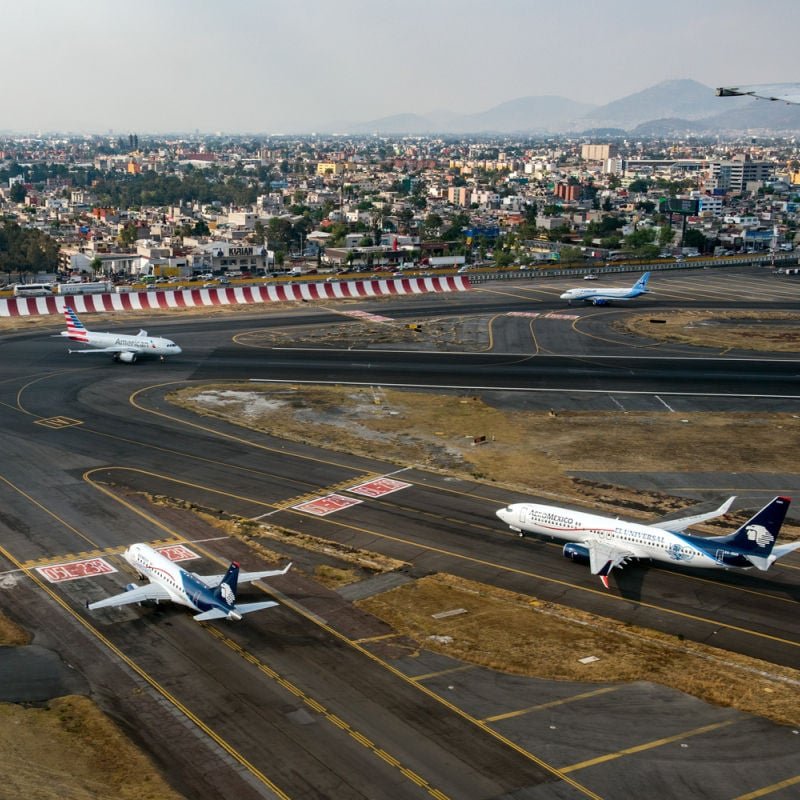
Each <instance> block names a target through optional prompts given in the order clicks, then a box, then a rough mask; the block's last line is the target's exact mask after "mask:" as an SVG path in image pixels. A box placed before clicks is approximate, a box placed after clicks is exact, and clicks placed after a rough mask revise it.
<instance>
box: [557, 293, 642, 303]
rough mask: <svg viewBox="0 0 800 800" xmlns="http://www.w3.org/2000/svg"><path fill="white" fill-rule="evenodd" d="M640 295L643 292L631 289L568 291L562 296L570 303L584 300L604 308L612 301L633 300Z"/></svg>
mask: <svg viewBox="0 0 800 800" xmlns="http://www.w3.org/2000/svg"><path fill="white" fill-rule="evenodd" d="M640 294H643V292H632V291H631V290H630V289H568V290H567V291H566V292H564V294H562V295H561V299H562V300H567V301H568V302H570V303H571V302H572V301H573V300H583V301H584V302H586V303H594V305H596V306H602V305H606V304H607V303H610V302H612V301H619V300H632V299H633V298H634V297H638V296H639V295H640Z"/></svg>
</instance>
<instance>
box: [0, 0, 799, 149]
mask: <svg viewBox="0 0 800 800" xmlns="http://www.w3.org/2000/svg"><path fill="white" fill-rule="evenodd" d="M3 11H4V13H3V32H4V35H3V46H2V48H0V64H2V67H3V70H2V74H3V80H2V82H0V131H14V132H38V131H43V132H45V131H70V132H89V133H107V132H108V131H110V130H113V131H114V133H117V134H120V135H126V134H127V133H138V134H140V135H142V134H148V133H161V132H167V131H170V132H174V131H184V132H193V131H195V130H199V131H200V132H201V133H214V132H218V131H219V132H224V133H299V132H306V133H310V132H313V131H315V130H317V129H321V128H323V127H329V126H331V125H337V124H338V125H339V126H340V127H344V126H345V124H347V123H362V122H366V121H369V120H373V119H377V118H380V117H384V116H390V115H393V114H402V113H418V114H425V113H428V112H432V111H437V110H447V111H453V112H459V113H473V112H480V111H484V110H486V109H488V108H491V107H492V106H495V105H498V104H500V103H503V102H506V101H508V100H513V99H515V98H519V97H527V96H541V95H559V96H562V97H567V98H569V99H571V100H576V101H579V102H583V103H592V104H596V105H601V104H605V103H608V102H610V101H612V100H616V99H618V98H620V97H624V96H625V95H628V94H631V93H633V92H637V91H640V90H642V89H646V88H648V87H650V86H652V85H654V84H656V83H659V82H661V81H664V80H670V79H677V78H691V79H693V80H696V81H699V82H700V83H703V84H706V85H708V86H709V87H715V86H720V85H739V84H753V83H770V82H786V81H800V67H798V62H797V51H796V38H797V30H798V28H799V27H800V26H799V25H798V23H800V3H798V2H797V0H765V1H764V2H763V3H758V4H756V3H754V2H753V0H702V1H701V2H698V1H697V0H672V2H670V3H663V4H655V3H652V4H651V3H647V4H643V3H642V2H641V0H604V1H601V2H594V3H590V2H581V0H577V2H573V3H570V4H569V5H568V6H564V5H560V6H559V5H557V4H555V3H553V2H551V1H548V2H540V0H491V2H489V1H488V0H487V1H486V2H478V0H457V1H456V0H452V1H451V0H404V2H402V3H400V2H393V1H392V2H390V1H389V0H335V2H326V0H284V2H274V0H228V2H226V3H219V2H212V1H211V0H137V2H136V3H131V4H126V5H123V4H121V3H117V2H106V0H66V1H65V0H62V1H61V2H55V0H26V2H22V0H9V2H8V3H7V4H6V7H4V9H3Z"/></svg>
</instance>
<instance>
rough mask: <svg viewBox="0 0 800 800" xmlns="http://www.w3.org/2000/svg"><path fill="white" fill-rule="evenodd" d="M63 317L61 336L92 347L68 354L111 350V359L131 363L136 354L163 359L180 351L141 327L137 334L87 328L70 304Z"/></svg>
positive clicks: (71, 351) (171, 343)
mask: <svg viewBox="0 0 800 800" xmlns="http://www.w3.org/2000/svg"><path fill="white" fill-rule="evenodd" d="M64 318H65V319H66V321H67V329H66V330H65V331H61V335H62V336H67V337H68V338H69V339H72V341H74V342H81V343H82V344H86V345H88V346H89V347H90V348H92V349H90V350H86V349H83V350H70V351H69V352H70V353H110V354H111V355H112V356H113V357H114V361H122V362H123V363H125V364H133V363H134V362H135V361H136V359H137V358H138V357H139V356H144V355H150V356H159V357H160V358H161V360H162V361H163V360H164V357H165V356H176V355H178V354H179V353H180V352H181V348H180V347H178V345H177V344H175V342H173V341H171V340H170V339H163V338H162V337H160V336H148V335H147V331H144V330H142V331H139V333H137V334H136V336H126V335H124V334H118V333H95V332H94V331H87V330H86V327H85V326H84V324H83V323H82V322H81V321H80V319H79V318H78V315H77V314H76V313H75V309H73V308H70V307H69V306H65V307H64Z"/></svg>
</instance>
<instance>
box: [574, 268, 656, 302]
mask: <svg viewBox="0 0 800 800" xmlns="http://www.w3.org/2000/svg"><path fill="white" fill-rule="evenodd" d="M648 280H650V273H649V272H645V273H644V275H642V277H641V278H639V280H638V281H636V283H634V284H633V286H631V287H630V289H610V288H609V287H607V286H606V287H603V286H592V287H591V288H589V289H567V291H566V292H564V294H562V295H561V299H562V300H566V301H568V303H569V305H572V301H573V300H583V301H584V302H585V303H592V304H593V305H596V306H604V305H607V304H608V303H609V302H611V301H612V300H615V301H616V300H632V299H633V298H634V297H638V296H639V295H640V294H645V293H646V292H647V281H648Z"/></svg>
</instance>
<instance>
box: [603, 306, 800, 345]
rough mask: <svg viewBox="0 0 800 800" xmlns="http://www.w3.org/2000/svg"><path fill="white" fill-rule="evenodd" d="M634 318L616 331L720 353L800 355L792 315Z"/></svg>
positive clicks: (795, 318) (671, 313)
mask: <svg viewBox="0 0 800 800" xmlns="http://www.w3.org/2000/svg"><path fill="white" fill-rule="evenodd" d="M652 319H653V315H652V314H650V315H649V316H644V315H631V316H626V317H625V318H624V319H620V320H617V321H616V322H614V324H613V327H614V329H615V330H617V331H620V332H624V333H632V334H636V335H638V336H644V337H646V338H648V339H655V340H656V341H659V342H678V343H680V344H690V345H695V346H697V347H713V348H715V349H719V350H723V351H726V350H751V351H756V352H760V353H762V352H763V353H797V352H800V325H798V322H800V316H798V314H797V313H793V312H790V311H683V310H675V311H664V312H659V313H658V319H660V320H664V322H662V323H657V324H654V323H653V322H652V321H651V320H652Z"/></svg>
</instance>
